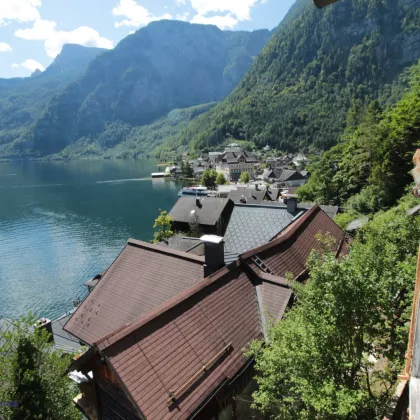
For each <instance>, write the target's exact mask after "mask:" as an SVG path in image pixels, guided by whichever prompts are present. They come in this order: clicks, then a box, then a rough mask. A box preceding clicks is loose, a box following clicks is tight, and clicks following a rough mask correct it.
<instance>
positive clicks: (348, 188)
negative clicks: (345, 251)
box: [298, 63, 420, 214]
mask: <svg viewBox="0 0 420 420" xmlns="http://www.w3.org/2000/svg"><path fill="white" fill-rule="evenodd" d="M410 73H411V75H410V89H409V90H408V91H407V92H406V93H405V94H404V95H403V97H402V99H401V100H400V101H398V103H397V104H396V105H395V106H393V107H391V108H390V109H388V110H386V111H383V110H382V109H381V107H380V104H379V103H378V101H374V102H372V103H371V104H369V105H368V107H367V109H366V110H365V111H364V110H363V109H359V110H358V111H357V110H353V111H352V118H349V120H348V123H349V124H348V127H347V130H346V132H345V134H344V135H343V142H341V143H340V144H338V145H336V146H334V147H333V148H331V150H329V151H328V152H326V153H324V154H323V156H322V157H321V158H320V160H319V161H317V162H313V164H312V165H311V166H310V168H309V170H310V172H311V178H310V180H309V182H308V184H306V185H305V186H303V187H302V188H300V189H299V190H298V192H299V195H300V197H301V199H302V200H304V201H317V202H319V203H323V204H335V205H340V206H346V207H347V210H348V211H350V212H355V213H362V214H369V213H373V212H375V211H378V210H379V209H381V208H383V207H387V206H391V205H394V204H395V203H396V201H397V200H398V199H399V198H400V197H401V196H402V195H403V194H404V192H405V189H406V188H407V186H408V185H410V184H411V183H412V182H413V178H412V176H411V174H410V169H411V168H412V166H413V165H412V156H413V155H414V152H415V151H416V149H417V148H419V147H420V63H419V64H417V65H414V66H413V67H412V69H411V72H410Z"/></svg>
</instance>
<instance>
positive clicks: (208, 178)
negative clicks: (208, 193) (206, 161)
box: [201, 168, 217, 188]
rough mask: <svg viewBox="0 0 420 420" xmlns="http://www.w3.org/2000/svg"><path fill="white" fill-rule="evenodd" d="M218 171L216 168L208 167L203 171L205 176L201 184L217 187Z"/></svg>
mask: <svg viewBox="0 0 420 420" xmlns="http://www.w3.org/2000/svg"><path fill="white" fill-rule="evenodd" d="M216 181H217V172H216V170H215V169H209V168H207V169H206V170H205V171H204V172H203V176H202V178H201V184H202V185H204V186H205V187H207V188H215V187H216V184H217V182H216Z"/></svg>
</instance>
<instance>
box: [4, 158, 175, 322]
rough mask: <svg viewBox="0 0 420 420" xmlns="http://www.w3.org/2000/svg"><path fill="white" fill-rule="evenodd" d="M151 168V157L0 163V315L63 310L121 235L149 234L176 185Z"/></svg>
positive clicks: (113, 252)
mask: <svg viewBox="0 0 420 420" xmlns="http://www.w3.org/2000/svg"><path fill="white" fill-rule="evenodd" d="M154 171H156V167H155V166H154V164H153V162H151V161H78V162H68V163H67V162H66V163H63V162H11V163H4V164H0V316H9V317H17V316H20V315H23V314H26V313H28V312H29V311H33V312H34V313H35V314H36V315H37V316H48V317H50V318H54V317H57V316H59V315H61V314H62V313H64V312H66V311H68V310H71V309H72V302H73V300H74V299H76V298H77V297H84V296H85V293H86V290H85V287H84V286H83V283H84V282H85V281H87V280H88V279H90V278H91V277H92V276H94V275H95V274H97V273H98V272H101V271H103V270H104V269H105V268H106V267H108V266H109V264H111V263H112V261H113V260H114V259H115V257H116V256H117V255H118V253H119V252H120V251H121V249H122V247H123V246H124V244H125V243H126V241H127V239H128V238H130V237H133V238H136V239H141V240H146V241H149V240H151V239H152V237H153V221H154V219H155V218H156V216H157V214H158V212H159V209H165V210H169V209H170V208H171V207H172V206H173V204H174V203H175V201H176V199H177V193H178V190H179V188H180V187H181V186H180V185H176V184H175V183H173V182H171V181H166V180H164V179H153V180H152V179H151V178H150V174H151V172H154ZM12 175H13V176H12ZM136 181H139V182H136ZM140 181H141V182H140Z"/></svg>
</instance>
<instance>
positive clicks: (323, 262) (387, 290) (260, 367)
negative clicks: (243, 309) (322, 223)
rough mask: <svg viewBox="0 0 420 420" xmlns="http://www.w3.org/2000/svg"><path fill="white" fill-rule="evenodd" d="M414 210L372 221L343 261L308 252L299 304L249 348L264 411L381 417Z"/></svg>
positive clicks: (411, 259)
mask: <svg viewBox="0 0 420 420" xmlns="http://www.w3.org/2000/svg"><path fill="white" fill-rule="evenodd" d="M412 205H413V201H411V199H408V200H407V202H403V203H402V204H401V205H400V206H399V207H398V208H395V209H392V210H390V211H388V212H387V213H381V214H378V215H377V216H376V217H375V218H374V219H373V221H371V222H370V223H369V224H368V225H367V226H366V227H365V228H364V229H363V230H362V232H361V234H360V236H359V238H358V239H357V240H356V241H355V243H354V244H353V245H352V247H351V249H350V252H349V254H348V255H347V256H346V257H345V258H344V259H342V260H341V261H339V260H337V259H336V258H335V255H334V253H332V252H326V253H323V254H322V255H321V254H320V253H315V252H313V253H312V255H311V257H310V259H309V261H308V267H309V269H310V279H309V281H308V282H307V285H306V286H301V285H300V284H297V285H294V289H295V293H296V302H297V303H296V304H295V306H294V307H293V308H292V309H291V310H290V311H289V312H288V313H287V314H286V316H285V317H284V318H283V320H282V321H280V322H279V323H277V324H275V325H274V326H273V327H272V328H271V329H270V330H269V333H268V335H269V340H268V342H267V343H266V344H265V345H264V346H262V345H261V344H262V343H261V342H255V343H253V345H252V347H251V352H250V353H251V354H252V355H253V356H254V357H255V359H256V370H257V372H258V376H257V381H258V384H259V389H258V391H257V392H256V393H255V394H254V401H255V404H256V405H257V407H259V408H260V409H261V410H262V411H264V412H267V413H271V414H273V415H274V416H277V418H281V419H283V418H285V419H286V418H287V419H315V418H319V419H343V420H344V419H346V420H347V419H379V418H382V417H383V415H384V412H383V410H384V407H385V406H386V404H385V402H386V401H387V399H388V398H389V396H390V392H391V389H392V386H393V383H394V381H395V380H396V377H397V374H398V373H399V372H400V369H401V367H402V365H403V362H404V355H405V351H406V340H407V335H408V325H409V320H410V307H411V303H412V292H413V279H414V278H415V270H416V253H417V247H418V237H419V235H420V221H419V220H418V219H416V218H413V217H411V216H407V215H406V213H405V212H406V210H407V208H409V207H410V206H412ZM372 357H373V358H375V359H376V360H380V361H381V363H379V364H378V365H375V364H374V363H372V362H371V360H372ZM381 365H382V366H383V365H385V368H383V367H381Z"/></svg>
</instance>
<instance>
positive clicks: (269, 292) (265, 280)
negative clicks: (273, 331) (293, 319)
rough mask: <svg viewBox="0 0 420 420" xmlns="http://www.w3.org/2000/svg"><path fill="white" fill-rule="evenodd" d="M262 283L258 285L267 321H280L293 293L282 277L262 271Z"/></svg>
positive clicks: (260, 275)
mask: <svg viewBox="0 0 420 420" xmlns="http://www.w3.org/2000/svg"><path fill="white" fill-rule="evenodd" d="M259 277H260V279H261V281H262V282H261V284H260V285H258V286H257V288H258V289H259V293H260V296H261V301H262V302H261V303H262V308H261V310H262V311H263V316H264V319H265V322H271V321H280V320H281V319H282V318H283V315H284V312H285V311H286V308H287V305H288V304H289V302H290V299H291V297H292V295H293V290H292V289H291V288H290V286H289V284H288V283H287V281H286V280H285V279H283V278H281V277H276V276H273V275H270V274H266V273H263V272H260V274H259Z"/></svg>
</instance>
